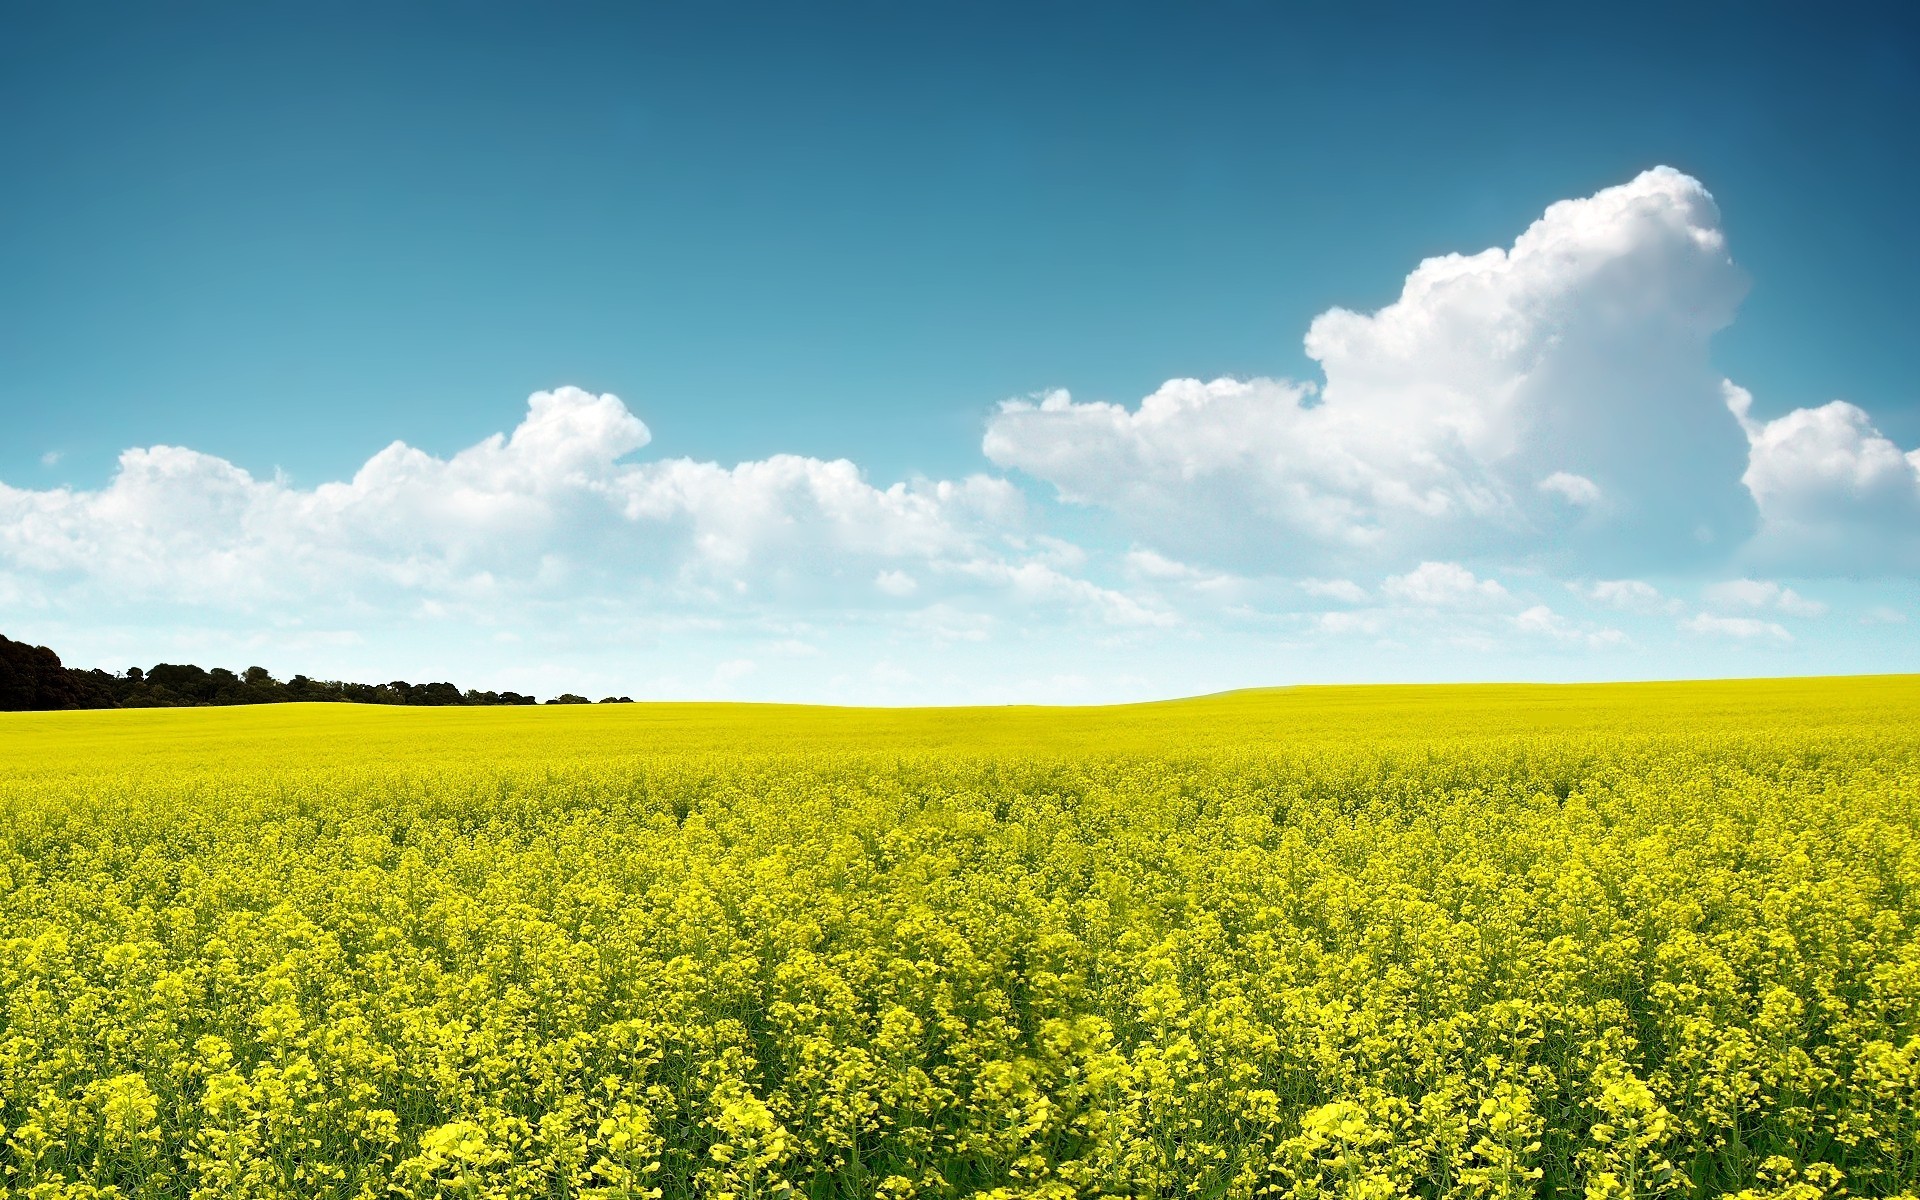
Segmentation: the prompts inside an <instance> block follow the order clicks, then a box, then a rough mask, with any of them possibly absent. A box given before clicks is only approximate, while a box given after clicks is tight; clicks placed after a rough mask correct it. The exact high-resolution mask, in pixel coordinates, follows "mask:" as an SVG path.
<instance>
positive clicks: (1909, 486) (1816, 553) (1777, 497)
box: [1725, 383, 1920, 572]
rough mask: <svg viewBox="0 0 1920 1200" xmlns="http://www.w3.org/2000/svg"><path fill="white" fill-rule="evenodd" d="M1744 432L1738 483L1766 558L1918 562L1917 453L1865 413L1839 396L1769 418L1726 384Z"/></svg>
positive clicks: (1849, 563)
mask: <svg viewBox="0 0 1920 1200" xmlns="http://www.w3.org/2000/svg"><path fill="white" fill-rule="evenodd" d="M1725 394H1726V403H1727V407H1728V408H1729V409H1731V410H1732V411H1733V414H1734V416H1735V417H1736V418H1738V420H1739V422H1740V426H1741V428H1742V429H1743V430H1744V431H1745V432H1746V435H1747V443H1748V446H1749V459H1748V464H1747V470H1746V474H1745V476H1744V480H1745V482H1746V485H1747V488H1748V490H1749V491H1751V492H1752V493H1753V498H1754V500H1755V501H1756V502H1757V503H1758V504H1759V506H1760V513H1761V517H1762V519H1763V525H1762V528H1761V532H1760V536H1759V537H1758V539H1756V542H1755V554H1756V556H1757V557H1758V558H1760V559H1761V560H1763V561H1774V562H1785V563H1793V564H1800V565H1802V566H1803V567H1807V568H1825V569H1828V570H1856V571H1858V570H1865V571H1868V572H1874V571H1910V570H1912V569H1914V568H1915V567H1916V566H1920V450H1913V451H1905V452H1903V451H1902V450H1901V449H1900V448H1899V447H1898V446H1896V445H1894V444H1893V442H1891V441H1889V440H1888V439H1887V438H1885V437H1883V436H1882V435H1881V434H1880V431H1879V430H1877V429H1875V428H1874V426H1873V422H1872V420H1871V419H1869V418H1868V416H1867V414H1866V413H1865V412H1863V411H1861V410H1860V409H1859V408H1856V407H1854V406H1853V405H1851V404H1848V403H1846V402H1845V401H1842V400H1835V401H1832V402H1830V403H1828V404H1823V405H1821V406H1820V407H1818V408H1799V409H1795V410H1793V411H1792V412H1790V413H1787V414H1786V415H1785V416H1782V417H1776V418H1774V419H1773V420H1770V421H1763V420H1758V419H1756V418H1755V417H1754V416H1753V397H1752V396H1751V395H1750V394H1749V393H1748V392H1747V391H1746V390H1745V389H1744V388H1740V387H1736V386H1734V385H1733V384H1731V383H1729V384H1726V385H1725Z"/></svg>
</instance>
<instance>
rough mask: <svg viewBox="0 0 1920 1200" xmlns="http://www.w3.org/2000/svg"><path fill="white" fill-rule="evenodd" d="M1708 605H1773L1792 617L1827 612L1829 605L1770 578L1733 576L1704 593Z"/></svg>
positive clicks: (1739, 607) (1735, 607) (1759, 607)
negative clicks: (1810, 598) (1738, 577)
mask: <svg viewBox="0 0 1920 1200" xmlns="http://www.w3.org/2000/svg"><path fill="white" fill-rule="evenodd" d="M1702 599H1704V600H1705V601H1706V602H1707V603H1708V604H1709V605H1711V606H1713V607H1715V608H1720V609H1743V608H1744V609H1767V608H1773V609H1778V610H1779V611H1781V612H1783V613H1786V614H1787V615H1788V616H1790V617H1818V616H1823V615H1825V613H1826V611H1827V606H1826V605H1825V604H1822V603H1821V602H1820V601H1818V600H1809V599H1807V598H1806V597H1805V596H1802V595H1801V594H1800V593H1798V592H1796V591H1794V590H1793V589H1792V588H1790V587H1781V586H1780V585H1779V584H1777V583H1775V582H1773V581H1772V580H1770V579H1730V580H1728V581H1726V582H1725V583H1715V584H1710V585H1708V587H1707V588H1706V590H1705V591H1704V592H1703V593H1702Z"/></svg>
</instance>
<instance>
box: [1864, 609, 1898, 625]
mask: <svg viewBox="0 0 1920 1200" xmlns="http://www.w3.org/2000/svg"><path fill="white" fill-rule="evenodd" d="M1860 623H1861V624H1862V625H1905V624H1906V623H1907V614H1906V613H1903V612H1901V611H1900V610H1899V609H1897V608H1894V607H1893V606H1892V605H1888V604H1877V605H1875V606H1874V607H1872V608H1870V609H1868V610H1867V611H1866V613H1865V614H1864V615H1862V616H1861V618H1860Z"/></svg>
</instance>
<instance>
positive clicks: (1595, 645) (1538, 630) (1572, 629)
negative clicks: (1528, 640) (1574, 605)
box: [1513, 604, 1627, 650]
mask: <svg viewBox="0 0 1920 1200" xmlns="http://www.w3.org/2000/svg"><path fill="white" fill-rule="evenodd" d="M1513 626H1514V628H1515V629H1517V630H1519V631H1520V632H1521V633H1524V634H1534V635H1537V636H1544V637H1547V638H1551V639H1552V640H1554V641H1557V642H1569V643H1574V644H1577V645H1582V646H1586V647H1588V648H1590V649H1595V650H1601V649H1606V648H1608V647H1612V646H1622V645H1625V644H1626V643H1627V635H1626V634H1624V633H1622V632H1621V631H1620V630H1618V629H1610V628H1605V627H1599V626H1583V625H1580V624H1577V623H1575V622H1574V621H1571V620H1569V619H1568V618H1566V617H1563V616H1561V615H1560V614H1559V613H1557V612H1554V611H1553V610H1552V609H1551V608H1548V607H1547V606H1546V605H1544V604H1536V605H1534V606H1533V607H1532V608H1529V609H1526V610H1525V611H1523V612H1521V613H1519V614H1517V615H1516V616H1515V617H1514V618H1513Z"/></svg>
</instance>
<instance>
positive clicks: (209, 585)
mask: <svg viewBox="0 0 1920 1200" xmlns="http://www.w3.org/2000/svg"><path fill="white" fill-rule="evenodd" d="M648 442H649V433H648V430H647V427H646V426H645V424H643V423H642V422H641V421H640V420H639V418H637V417H635V416H634V415H633V414H632V413H631V412H629V411H628V410H627V408H626V406H625V405H623V404H622V403H621V402H620V401H619V400H618V399H617V398H615V397H613V396H595V395H590V394H588V393H586V392H582V391H579V390H576V389H571V388H563V389H560V390H558V391H554V392H542V393H538V394H536V395H535V396H533V397H532V399H531V401H530V402H529V405H528V410H527V414H526V417H525V419H524V420H523V421H522V422H521V423H520V425H519V426H518V427H517V428H516V429H514V430H513V432H512V433H511V434H506V435H502V434H496V435H494V436H493V437H490V438H487V439H486V440H484V441H482V442H480V443H478V444H477V445H474V446H471V447H469V448H467V449H465V450H462V451H460V452H459V453H457V454H455V455H453V456H452V457H451V458H447V459H441V458H436V457H434V456H432V455H429V454H427V453H425V452H423V451H421V450H418V449H415V448H413V447H411V446H407V445H404V444H402V443H398V442H396V443H394V444H393V445H391V446H388V447H387V448H386V449H384V450H382V451H380V452H379V453H378V454H376V455H374V456H373V458H371V459H370V460H368V461H367V463H366V464H365V465H364V466H362V467H361V468H360V470H359V471H358V472H356V473H355V474H354V476H353V478H352V479H350V480H346V481H341V482H332V483H324V484H321V485H320V486H318V487H315V488H312V489H310V490H308V489H300V488H296V487H293V486H291V485H289V484H287V483H286V482H284V481H281V480H262V479H256V478H254V477H253V476H252V475H250V474H249V473H248V472H247V471H245V470H242V469H241V468H239V467H237V466H235V465H233V464H232V463H228V462H226V461H224V460H221V459H218V458H214V457H212V456H209V455H205V454H200V453H196V452H194V451H191V450H185V449H180V448H177V447H170V446H157V447H153V448H150V449H140V450H130V451H128V452H126V453H125V454H123V455H122V456H121V458H120V464H119V469H118V471H117V472H116V473H115V475H114V476H113V478H112V479H111V481H110V482H109V483H108V484H107V485H106V486H105V487H103V488H101V489H99V490H97V491H76V490H72V489H66V488H60V489H50V490H39V491H36V490H23V489H17V488H10V487H6V486H4V485H0V577H4V578H7V579H8V580H9V582H10V586H11V587H12V588H13V589H15V590H17V591H18V592H20V593H21V594H23V595H27V594H30V593H31V594H38V595H40V596H41V597H42V598H43V600H44V599H45V598H47V597H49V596H52V595H54V594H56V593H59V594H65V593H67V592H72V591H80V592H86V591H87V590H88V589H91V594H93V595H95V596H100V595H107V594H110V595H112V596H115V597H118V598H120V599H123V600H126V601H132V602H135V603H141V602H147V601H152V600H162V601H176V602H181V603H185V604H189V605H194V606H210V607H213V608H222V607H224V608H229V609H233V608H238V609H246V608H249V607H256V608H264V607H271V606H274V605H280V604H294V603H299V604H301V605H311V604H315V603H318V604H322V605H325V606H328V607H330V608H333V609H335V610H344V611H351V610H355V609H359V610H362V611H368V612H380V611H388V612H390V611H393V610H395V609H396V608H397V607H398V606H400V605H401V604H402V603H403V602H407V603H417V602H422V601H424V602H428V603H432V604H435V605H440V606H442V608H441V609H439V610H436V611H444V606H445V605H446V604H448V603H455V602H474V603H491V602H495V601H501V600H514V599H521V600H524V599H529V598H536V599H537V598H543V597H544V598H555V599H564V598H569V597H585V598H608V597H624V598H630V599H632V600H635V601H637V602H644V603H645V604H647V605H650V606H653V607H655V608H667V609H671V608H673V607H676V606H682V607H691V608H699V607H700V606H702V605H705V604H708V603H710V602H711V601H713V600H715V599H720V600H724V601H726V602H728V603H733V604H741V603H744V604H753V603H756V602H759V601H776V600H777V601H779V602H780V603H782V604H784V605H798V606H800V607H801V608H802V609H804V608H805V606H807V605H808V604H811V603H820V604H830V605H834V606H847V605H852V606H856V607H857V606H859V605H860V604H862V603H865V602H871V603H887V602H890V601H898V600H901V599H904V598H906V597H908V596H911V595H913V594H915V593H916V592H920V591H923V590H924V589H925V588H927V587H933V588H934V589H935V592H936V593H937V595H952V594H956V593H979V592H991V593H994V594H996V595H998V596H1001V597H1003V598H1007V599H1010V600H1012V601H1014V602H1017V603H1022V604H1051V605H1058V606H1065V607H1068V608H1072V609H1075V610H1078V611H1081V612H1084V613H1087V614H1089V615H1091V616H1093V617H1095V618H1096V619H1101V620H1114V621H1117V622H1120V623H1124V624H1142V623H1155V622H1159V621H1163V620H1165V619H1167V618H1166V617H1165V615H1164V614H1161V613H1156V612H1153V611H1150V610H1149V609H1148V608H1147V607H1146V606H1143V605H1141V604H1139V603H1137V602H1135V601H1133V600H1131V599H1129V598H1127V597H1124V596H1121V595H1119V594H1118V593H1112V592H1109V591H1107V590H1106V589H1102V588H1099V587H1096V586H1095V585H1093V584H1090V583H1087V582H1086V581H1084V580H1081V579H1078V578H1075V577H1073V576H1072V575H1070V574H1068V573H1067V572H1066V571H1064V570H1062V569H1061V566H1060V564H1061V563H1063V562H1067V561H1069V560H1070V559H1071V556H1068V557H1067V558H1063V557H1062V555H1061V551H1060V545H1056V544H1054V543H1053V542H1052V541H1051V540H1049V539H1031V538H1028V537H1026V536H1024V535H1023V534H1022V532H1021V526H1022V524H1023V521H1024V508H1023V502H1022V499H1021V497H1020V494H1019V492H1018V491H1017V489H1015V488H1014V487H1013V486H1012V485H1011V484H1009V483H1007V482H1006V481H1004V480H999V479H993V478H989V477H986V476H974V477H971V478H968V479H964V480H959V481H933V482H916V483H896V484H893V485H892V486H889V487H884V488H882V487H875V486H873V485H872V484H870V483H868V482H867V481H866V480H865V479H864V478H863V477H862V475H861V473H860V472H859V470H858V469H857V468H856V467H854V465H853V464H852V463H849V462H846V461H844V460H842V461H823V460H820V459H813V458H802V457H798V456H793V455H777V456H775V457H772V458H768V459H765V460H759V461H753V462H746V463H741V464H738V465H736V466H732V467H725V466H720V465H718V464H715V463H703V462H694V461H691V460H688V459H665V460H659V461H653V462H637V463H636V462H628V461H625V460H626V459H627V456H629V455H631V454H632V453H633V452H634V451H636V450H639V449H641V448H642V447H644V446H646V445H647V444H648ZM1061 545H1063V544H1061Z"/></svg>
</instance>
